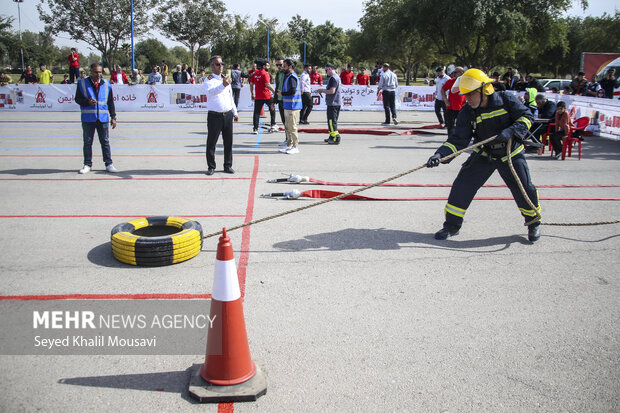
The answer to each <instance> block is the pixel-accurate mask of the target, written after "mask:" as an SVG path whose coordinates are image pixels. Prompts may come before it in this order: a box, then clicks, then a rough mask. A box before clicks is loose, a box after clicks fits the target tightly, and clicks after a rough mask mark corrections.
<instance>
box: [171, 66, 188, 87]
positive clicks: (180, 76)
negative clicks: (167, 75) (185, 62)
mask: <svg viewBox="0 0 620 413" xmlns="http://www.w3.org/2000/svg"><path fill="white" fill-rule="evenodd" d="M172 80H173V81H174V83H175V84H177V85H178V84H185V83H187V72H185V71H183V70H181V65H177V71H176V72H174V73H173V74H172Z"/></svg>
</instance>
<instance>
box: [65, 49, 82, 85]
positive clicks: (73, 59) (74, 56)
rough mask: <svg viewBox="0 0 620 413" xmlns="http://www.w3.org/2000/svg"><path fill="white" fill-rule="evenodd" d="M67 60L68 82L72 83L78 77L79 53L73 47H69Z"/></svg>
mask: <svg viewBox="0 0 620 413" xmlns="http://www.w3.org/2000/svg"><path fill="white" fill-rule="evenodd" d="M67 61H68V62H69V83H73V82H75V81H76V80H77V79H79V78H80V55H79V54H78V52H77V50H75V47H72V48H71V53H69V56H67Z"/></svg>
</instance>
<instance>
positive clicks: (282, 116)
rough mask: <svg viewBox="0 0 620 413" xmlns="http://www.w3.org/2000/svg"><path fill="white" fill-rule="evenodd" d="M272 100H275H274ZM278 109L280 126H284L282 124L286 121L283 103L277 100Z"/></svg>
mask: <svg viewBox="0 0 620 413" xmlns="http://www.w3.org/2000/svg"><path fill="white" fill-rule="evenodd" d="M274 102H276V101H275V100H274ZM274 105H275V103H274ZM278 111H279V112H280V120H281V121H282V126H284V124H285V123H286V117H285V116H284V104H283V103H282V102H278Z"/></svg>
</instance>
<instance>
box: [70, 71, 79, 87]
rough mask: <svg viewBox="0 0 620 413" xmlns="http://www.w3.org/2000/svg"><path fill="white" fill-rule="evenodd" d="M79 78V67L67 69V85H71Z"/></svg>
mask: <svg viewBox="0 0 620 413" xmlns="http://www.w3.org/2000/svg"><path fill="white" fill-rule="evenodd" d="M79 78H80V68H79V67H69V83H73V82H74V81H76V80H77V79H79Z"/></svg>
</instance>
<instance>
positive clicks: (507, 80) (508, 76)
mask: <svg viewBox="0 0 620 413" xmlns="http://www.w3.org/2000/svg"><path fill="white" fill-rule="evenodd" d="M515 73H516V70H513V69H512V67H509V68H508V70H507V71H506V73H504V76H502V82H504V84H506V85H507V86H508V85H510V83H511V82H512V77H513V76H514V74H515Z"/></svg>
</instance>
